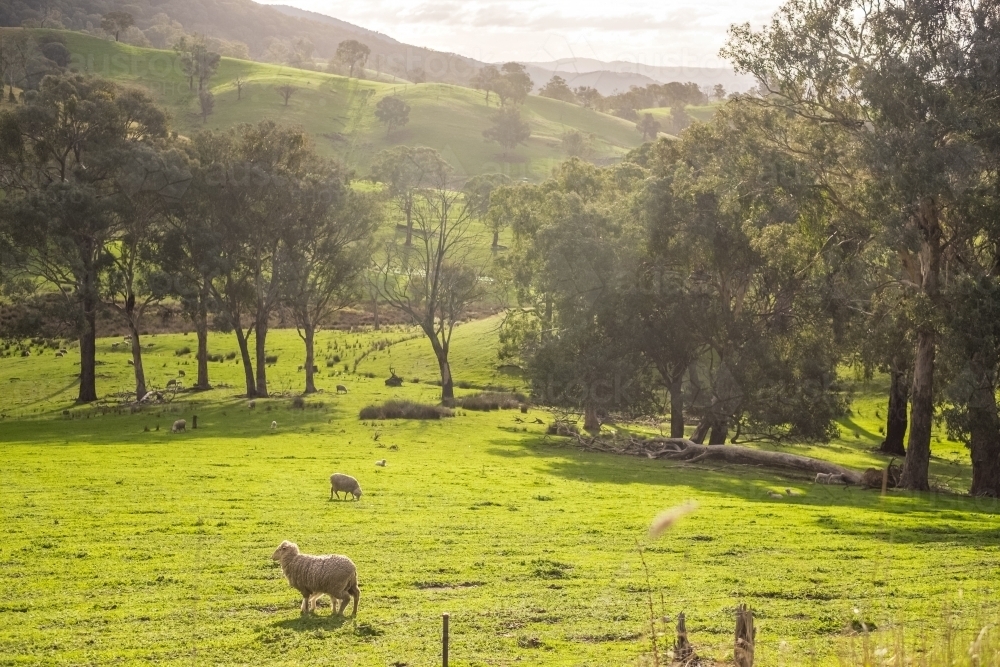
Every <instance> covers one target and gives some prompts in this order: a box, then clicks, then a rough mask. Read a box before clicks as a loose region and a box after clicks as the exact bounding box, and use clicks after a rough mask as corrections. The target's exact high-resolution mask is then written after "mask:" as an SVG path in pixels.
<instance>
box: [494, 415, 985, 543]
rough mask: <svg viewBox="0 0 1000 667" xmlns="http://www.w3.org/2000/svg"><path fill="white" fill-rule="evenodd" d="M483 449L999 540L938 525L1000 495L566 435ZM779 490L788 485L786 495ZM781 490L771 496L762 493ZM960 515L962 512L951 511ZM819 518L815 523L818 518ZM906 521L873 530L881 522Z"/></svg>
mask: <svg viewBox="0 0 1000 667" xmlns="http://www.w3.org/2000/svg"><path fill="white" fill-rule="evenodd" d="M488 444H489V445H490V446H489V448H488V449H487V453H489V454H490V455H493V456H497V457H501V458H518V459H523V458H531V459H534V460H537V461H538V462H539V464H540V465H542V466H543V467H544V470H543V471H542V472H544V473H547V474H551V475H555V476H558V477H562V478H564V479H567V480H573V481H582V482H593V483H600V484H616V485H626V484H629V485H633V484H648V485H652V486H667V487H670V486H682V487H685V488H690V489H692V490H694V491H696V492H697V493H699V494H705V495H715V496H720V497H736V498H741V499H743V500H745V501H747V502H750V503H755V504H759V506H761V509H760V510H758V511H759V512H764V511H766V509H764V506H772V507H773V506H776V505H793V506H796V507H800V508H803V509H806V510H809V511H820V510H823V509H824V508H850V509H860V510H866V511H870V512H872V513H873V515H874V516H875V517H876V518H873V520H872V521H871V522H870V525H868V526H865V527H859V526H857V525H854V526H852V525H851V524H849V523H847V522H846V521H845V522H843V523H838V524H837V525H836V526H832V525H831V526H829V527H830V528H833V529H835V530H836V531H837V532H842V533H852V531H853V532H854V533H856V534H858V535H859V536H860V535H866V536H871V537H874V538H876V539H885V540H886V541H892V540H893V539H895V540H896V541H899V542H915V543H932V542H957V543H968V544H972V543H976V544H982V545H984V546H985V545H1000V527H998V526H996V525H994V526H988V525H978V526H971V525H967V523H968V522H967V521H966V520H965V517H962V518H961V520H957V521H955V522H954V523H950V524H947V525H946V526H942V523H941V519H942V516H944V515H946V514H947V513H949V512H959V513H967V514H977V515H986V516H984V518H986V517H987V516H989V515H993V516H997V518H998V519H1000V516H998V515H1000V500H998V499H996V498H972V497H969V496H961V495H952V494H942V493H911V492H902V491H893V492H891V493H890V495H889V496H888V497H886V498H882V497H881V495H880V493H879V491H878V490H865V489H861V488H860V487H845V486H826V485H821V484H814V483H813V481H812V479H811V477H810V476H807V475H805V474H804V473H802V472H800V471H793V470H789V471H779V470H773V469H767V468H760V467H755V466H742V465H722V464H715V463H711V462H707V461H705V462H700V463H698V464H694V465H692V464H687V463H683V462H678V461H669V460H654V459H645V458H641V457H636V456H627V455H620V454H609V453H602V452H587V451H583V450H581V449H579V448H577V447H576V446H575V445H574V444H572V441H571V440H569V439H566V438H553V437H549V436H541V435H534V436H526V437H524V438H523V439H521V440H520V441H515V440H507V439H493V440H491V441H489V442H488ZM785 489H789V490H791V491H792V494H790V495H789V494H787V493H786V492H785ZM769 492H771V493H778V494H781V495H780V497H777V498H776V497H772V496H770V495H768V493H769ZM956 516H960V515H956ZM822 520H823V519H822V517H818V518H817V521H819V522H822ZM904 520H905V521H906V522H907V523H908V524H910V525H907V526H905V527H903V526H896V527H895V528H893V530H890V531H886V530H884V529H883V530H879V529H878V527H879V526H883V527H884V526H885V525H891V526H892V525H896V524H899V523H900V522H901V521H904Z"/></svg>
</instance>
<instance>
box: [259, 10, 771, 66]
mask: <svg viewBox="0 0 1000 667" xmlns="http://www.w3.org/2000/svg"><path fill="white" fill-rule="evenodd" d="M265 2H266V3H270V4H276V3H280V4H289V5H293V6H295V7H300V8H302V9H308V10H310V11H314V12H320V13H322V14H327V15H328V16H333V17H335V18H338V19H341V20H343V21H348V22H349V23H354V24H355V25H359V26H361V27H364V28H368V29H370V30H377V31H379V32H382V33H385V34H386V35H388V36H390V37H393V38H395V39H398V40H399V41H401V42H406V43H408V44H414V45H418V46H426V47H430V48H433V49H437V50H440V51H451V52H455V53H459V54H461V55H465V56H470V57H473V58H476V59H478V60H483V61H487V62H496V61H503V60H521V61H548V60H555V59H558V58H570V57H578V58H597V59H600V60H606V61H608V60H628V61H630V62H640V63H643V64H646V65H657V66H676V65H685V66H703V67H712V66H716V67H717V66H724V65H725V64H726V63H724V62H723V61H721V60H719V58H718V56H717V54H718V51H719V48H720V47H721V46H722V45H723V44H724V43H725V39H726V29H727V27H728V26H729V25H730V24H731V23H743V22H746V21H749V22H750V23H751V24H753V25H758V26H759V25H761V24H763V23H764V22H765V21H767V20H768V19H769V18H770V16H771V15H772V14H773V13H774V11H775V10H776V9H777V8H778V6H779V4H780V0H743V1H742V2H733V1H732V0H699V1H698V2H693V1H692V0H687V1H686V2H678V1H676V0H675V1H673V2H669V1H668V2H659V3H649V2H640V1H639V0H574V1H573V2H568V1H565V0H563V1H561V2H533V1H531V0H508V1H491V0H473V1H471V2H451V1H449V0H415V1H414V0H410V1H407V0H367V1H366V2H357V1H355V2H337V1H334V0H265Z"/></svg>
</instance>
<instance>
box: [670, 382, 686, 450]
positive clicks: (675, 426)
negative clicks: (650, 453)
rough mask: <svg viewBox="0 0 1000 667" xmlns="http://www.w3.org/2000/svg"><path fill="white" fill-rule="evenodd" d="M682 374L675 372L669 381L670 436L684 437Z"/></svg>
mask: <svg viewBox="0 0 1000 667" xmlns="http://www.w3.org/2000/svg"><path fill="white" fill-rule="evenodd" d="M683 378H684V374H683V371H681V372H680V373H678V374H677V376H676V377H675V378H673V379H672V380H671V381H670V387H669V390H670V437H671V438H683V437H684V383H683Z"/></svg>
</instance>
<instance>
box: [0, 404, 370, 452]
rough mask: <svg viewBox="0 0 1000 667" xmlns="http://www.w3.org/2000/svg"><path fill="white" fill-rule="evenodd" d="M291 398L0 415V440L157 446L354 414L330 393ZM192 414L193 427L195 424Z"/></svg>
mask: <svg viewBox="0 0 1000 667" xmlns="http://www.w3.org/2000/svg"><path fill="white" fill-rule="evenodd" d="M320 402H322V405H320ZM290 403H291V399H284V398H282V399H264V400H258V401H257V402H256V407H255V408H254V409H252V410H251V409H249V408H248V407H247V400H246V399H245V398H241V397H233V398H229V399H223V400H220V399H208V400H207V401H206V402H204V403H200V404H199V403H198V402H193V401H192V402H189V401H175V402H173V403H167V404H161V405H150V406H146V407H144V408H143V409H142V411H141V412H132V411H130V409H129V407H128V406H126V407H124V408H100V407H88V408H83V409H77V410H74V411H72V412H71V413H70V414H69V415H64V416H50V417H44V418H35V419H6V420H3V422H2V423H3V427H2V428H0V444H24V445H49V446H52V445H57V446H58V445H80V444H88V445H150V446H156V445H177V444H182V443H184V442H185V441H188V440H206V439H213V438H241V439H258V438H260V439H264V438H272V439H279V440H280V438H281V437H282V436H283V435H289V434H296V435H306V434H311V433H315V434H316V435H317V436H321V435H327V436H328V435H329V433H330V429H331V428H333V427H334V426H335V425H336V424H337V422H340V421H343V420H345V419H348V418H349V417H351V416H353V410H352V409H348V408H346V407H344V406H343V405H341V404H340V403H338V402H337V400H336V399H335V398H334V399H331V398H330V397H329V396H326V397H324V398H307V399H306V406H307V407H306V408H304V409H295V408H291V407H290ZM268 406H270V409H268ZM195 415H197V417H198V428H197V429H194V428H193V426H194V419H193V417H194V416H195ZM178 419H184V420H186V422H187V428H186V430H185V431H184V432H181V433H171V430H170V429H171V426H172V424H173V423H174V422H175V421H176V420H178ZM271 422H277V428H275V429H272V428H271ZM145 429H148V431H147V430H145ZM337 430H338V431H339V428H337Z"/></svg>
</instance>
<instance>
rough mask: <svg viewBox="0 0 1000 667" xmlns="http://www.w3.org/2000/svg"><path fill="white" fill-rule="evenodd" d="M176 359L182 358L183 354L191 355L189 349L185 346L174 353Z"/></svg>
mask: <svg viewBox="0 0 1000 667" xmlns="http://www.w3.org/2000/svg"><path fill="white" fill-rule="evenodd" d="M174 354H176V355H177V356H178V357H183V356H184V355H185V354H191V348H190V347H188V346H187V345H185V346H184V347H182V348H181V349H179V350H177V351H176V352H174Z"/></svg>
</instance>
